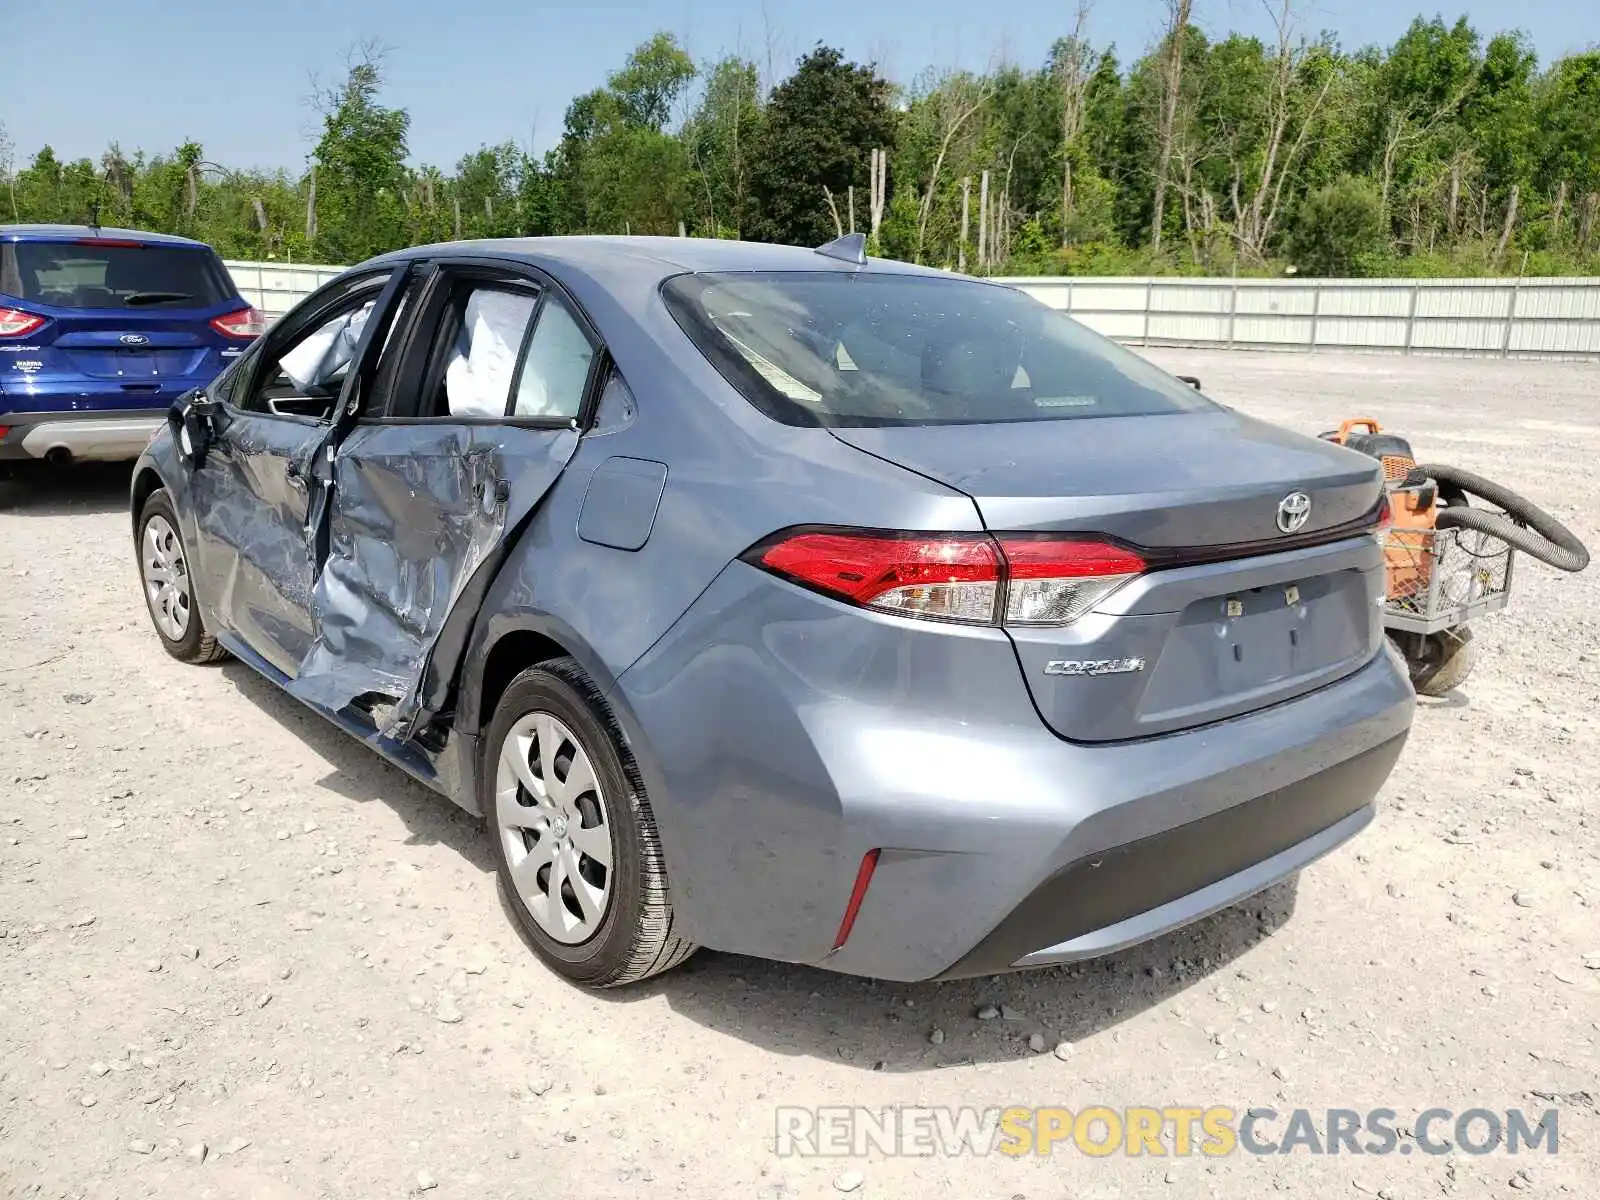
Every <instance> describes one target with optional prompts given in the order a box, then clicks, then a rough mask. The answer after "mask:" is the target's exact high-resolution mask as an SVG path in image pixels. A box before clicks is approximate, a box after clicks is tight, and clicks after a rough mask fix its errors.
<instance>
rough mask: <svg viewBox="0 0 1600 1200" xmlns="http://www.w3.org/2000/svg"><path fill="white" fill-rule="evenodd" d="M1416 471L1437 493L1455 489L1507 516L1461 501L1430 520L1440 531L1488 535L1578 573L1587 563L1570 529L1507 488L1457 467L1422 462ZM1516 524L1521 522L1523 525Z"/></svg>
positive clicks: (1447, 506)
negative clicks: (1486, 503)
mask: <svg viewBox="0 0 1600 1200" xmlns="http://www.w3.org/2000/svg"><path fill="white" fill-rule="evenodd" d="M1417 471H1418V472H1420V473H1422V474H1425V475H1427V476H1428V478H1430V479H1432V480H1435V481H1436V482H1437V483H1438V484H1439V485H1440V491H1441V494H1443V493H1444V492H1445V491H1446V490H1447V489H1449V490H1455V489H1459V490H1460V491H1462V492H1465V493H1467V494H1469V495H1472V496H1477V497H1479V498H1480V499H1482V500H1487V501H1488V502H1489V503H1490V504H1493V505H1494V506H1495V507H1496V508H1501V509H1504V510H1505V513H1506V514H1509V516H1507V515H1505V514H1502V513H1494V512H1486V511H1484V510H1483V509H1481V508H1469V507H1468V506H1467V505H1465V504H1447V505H1445V506H1443V507H1442V508H1440V509H1439V515H1438V517H1437V519H1436V524H1437V525H1438V527H1439V528H1440V529H1451V528H1455V529H1472V530H1476V531H1477V532H1479V533H1486V534H1489V535H1490V536H1491V537H1497V538H1499V539H1500V540H1501V541H1503V542H1505V543H1507V544H1508V545H1511V546H1514V547H1516V548H1517V549H1518V550H1521V551H1522V552H1523V553H1524V554H1531V555H1532V556H1533V557H1534V558H1537V559H1538V560H1539V561H1540V562H1542V563H1547V564H1548V565H1550V566H1552V567H1555V568H1556V569H1557V570H1560V571H1581V570H1583V569H1584V568H1585V567H1587V566H1588V565H1589V550H1588V548H1587V547H1586V546H1584V544H1583V543H1582V542H1580V541H1579V540H1578V539H1577V538H1576V537H1575V536H1573V533H1572V531H1571V530H1570V529H1568V528H1567V527H1566V526H1565V525H1563V524H1562V523H1561V522H1560V521H1558V520H1556V519H1555V518H1554V517H1552V516H1551V515H1550V514H1549V513H1547V512H1545V511H1544V510H1543V509H1542V508H1539V507H1538V506H1537V505H1535V504H1533V503H1531V502H1530V501H1528V500H1525V499H1523V498H1522V497H1521V496H1519V495H1517V494H1516V493H1515V492H1513V491H1511V490H1510V489H1509V488H1504V487H1501V486H1500V485H1499V484H1498V483H1494V482H1492V481H1491V480H1488V479H1485V478H1484V477H1483V476H1481V475H1474V474H1473V473H1472V472H1471V471H1463V470H1462V469H1461V468H1460V467H1441V466H1432V465H1428V466H1419V467H1417ZM1512 518H1515V520H1512ZM1518 522H1524V523H1526V525H1527V528H1524V527H1523V525H1521V524H1518Z"/></svg>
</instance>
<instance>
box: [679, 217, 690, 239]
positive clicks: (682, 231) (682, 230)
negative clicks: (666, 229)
mask: <svg viewBox="0 0 1600 1200" xmlns="http://www.w3.org/2000/svg"><path fill="white" fill-rule="evenodd" d="M678 236H679V237H681V238H686V237H688V236H689V230H688V228H687V227H686V226H685V225H684V223H683V222H682V221H679V222H678Z"/></svg>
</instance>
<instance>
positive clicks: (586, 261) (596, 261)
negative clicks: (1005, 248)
mask: <svg viewBox="0 0 1600 1200" xmlns="http://www.w3.org/2000/svg"><path fill="white" fill-rule="evenodd" d="M441 254H451V255H461V256H463V257H483V258H499V259H517V260H521V261H524V262H528V263H530V264H532V265H534V266H538V267H543V268H547V269H548V268H552V267H553V268H557V270H556V271H555V272H554V273H555V274H557V275H558V276H560V275H562V274H563V273H564V272H562V271H560V270H559V268H562V267H565V268H567V269H568V270H569V271H576V272H578V273H581V274H584V275H591V276H592V275H594V274H596V273H604V274H606V275H607V276H609V277H611V278H613V279H615V278H616V277H617V276H618V275H621V276H624V277H626V278H627V279H628V281H629V282H630V283H634V284H644V285H647V286H653V285H655V284H657V283H659V282H660V281H661V280H663V279H666V278H669V277H671V276H673V275H681V274H683V273H685V272H690V271H693V272H699V271H839V272H852V271H869V272H873V273H875V274H895V275H934V276H941V277H945V278H948V277H949V273H948V272H946V271H941V270H938V269H937V268H933V267H919V266H915V265H913V264H911V263H903V262H895V261H893V260H891V259H882V258H869V259H867V261H866V262H865V263H864V264H858V263H854V262H846V261H843V260H841V259H838V258H833V257H830V256H828V255H825V254H818V253H817V252H816V251H815V250H810V249H806V248H804V247H801V246H778V245H772V244H771V243H768V242H737V241H729V240H726V239H719V238H679V237H644V236H635V237H622V236H612V235H605V234H586V235H579V236H570V237H533V238H494V239H485V240H478V241H463V242H445V243H439V244H437V245H432V246H414V247H412V248H410V249H408V250H401V251H396V252H395V253H394V254H390V255H384V256H383V258H382V259H380V260H375V261H385V260H388V261H393V260H395V259H412V258H427V257H436V256H438V255H441Z"/></svg>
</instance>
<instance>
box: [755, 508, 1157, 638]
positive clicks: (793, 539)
mask: <svg viewBox="0 0 1600 1200" xmlns="http://www.w3.org/2000/svg"><path fill="white" fill-rule="evenodd" d="M747 558H748V560H749V561H752V562H754V563H755V565H757V566H760V567H763V568H765V569H766V570H769V571H772V572H774V573H775V574H778V575H782V576H784V577H786V578H788V579H791V580H793V581H794V582H796V583H800V584H803V585H805V586H806V587H809V588H812V589H814V590H816V591H819V592H824V593H826V594H828V595H831V596H835V597H837V598H839V599H841V600H847V601H850V602H851V603H853V604H859V605H862V606H864V607H866V608H876V609H880V610H883V611H885V612H893V613H898V614H900V615H901V616H907V617H926V618H931V619H933V620H940V621H961V622H965V623H967V624H975V625H995V624H1000V623H1002V622H1003V623H1005V624H1009V625H1065V624H1068V623H1070V622H1072V621H1075V620H1077V619H1078V618H1079V617H1080V616H1082V615H1083V614H1084V613H1086V612H1088V611H1089V609H1091V608H1093V607H1094V606H1095V604H1097V603H1098V602H1099V601H1100V600H1102V599H1104V598H1105V597H1106V596H1108V595H1110V594H1111V592H1113V591H1114V590H1116V589H1117V588H1119V587H1121V586H1122V585H1123V584H1124V583H1126V582H1127V581H1128V580H1129V579H1132V578H1133V577H1134V576H1136V575H1138V574H1139V573H1140V572H1142V571H1143V570H1144V569H1145V563H1144V560H1143V559H1141V558H1140V557H1139V556H1138V555H1137V554H1135V553H1133V552H1132V551H1131V550H1125V549H1123V548H1122V547H1120V546H1114V545H1111V544H1109V543H1106V542H1099V541H1093V540H1084V539H1078V538H1062V537H1028V536H1005V537H1001V538H1000V539H999V540H998V541H997V540H996V539H995V538H993V537H991V536H989V535H988V534H917V533H888V534H885V533H875V532H853V531H841V532H827V533H822V532H815V533H797V534H794V535H792V536H790V537H786V538H781V539H779V540H776V541H774V542H771V543H769V544H767V545H765V546H764V547H758V548H757V550H756V551H754V552H752V554H750V555H749V556H747Z"/></svg>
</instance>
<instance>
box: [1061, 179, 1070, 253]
mask: <svg viewBox="0 0 1600 1200" xmlns="http://www.w3.org/2000/svg"><path fill="white" fill-rule="evenodd" d="M1071 227H1072V159H1071V158H1068V157H1065V156H1063V158H1062V162H1061V248H1062V249H1063V250H1065V249H1066V248H1067V247H1068V246H1070V245H1071V244H1072V236H1071V234H1069V233H1068V232H1067V231H1068V230H1069V229H1070V228H1071Z"/></svg>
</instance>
